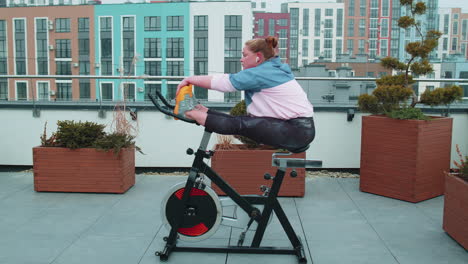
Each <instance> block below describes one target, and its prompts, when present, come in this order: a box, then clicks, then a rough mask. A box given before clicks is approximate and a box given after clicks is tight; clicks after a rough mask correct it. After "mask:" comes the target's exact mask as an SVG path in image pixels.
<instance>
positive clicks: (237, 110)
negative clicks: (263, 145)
mask: <svg viewBox="0 0 468 264" xmlns="http://www.w3.org/2000/svg"><path fill="white" fill-rule="evenodd" d="M229 113H230V114H231V115H232V116H245V115H247V106H246V104H245V101H244V100H242V101H240V102H239V103H237V104H236V105H235V106H234V107H233V108H232V109H231V111H230V112H229ZM234 137H235V138H237V139H239V140H240V142H242V143H244V144H245V145H247V147H248V148H256V147H258V146H259V144H258V143H257V142H255V141H254V140H252V139H250V138H248V137H245V136H238V135H235V136H234Z"/></svg>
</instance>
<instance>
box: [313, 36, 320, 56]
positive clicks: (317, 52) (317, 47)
mask: <svg viewBox="0 0 468 264" xmlns="http://www.w3.org/2000/svg"><path fill="white" fill-rule="evenodd" d="M314 56H315V57H319V56H320V39H314Z"/></svg>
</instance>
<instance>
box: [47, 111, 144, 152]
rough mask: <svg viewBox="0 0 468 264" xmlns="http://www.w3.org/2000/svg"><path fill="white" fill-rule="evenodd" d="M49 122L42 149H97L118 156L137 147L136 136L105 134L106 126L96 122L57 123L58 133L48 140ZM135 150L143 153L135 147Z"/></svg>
mask: <svg viewBox="0 0 468 264" xmlns="http://www.w3.org/2000/svg"><path fill="white" fill-rule="evenodd" d="M46 128H47V122H46V124H45V125H44V132H43V134H42V135H41V146H42V147H64V148H70V149H77V148H96V149H98V150H103V151H109V150H111V149H112V150H113V152H114V154H116V155H117V154H118V153H119V152H120V150H121V149H122V148H127V147H132V146H135V142H134V138H135V137H134V136H131V135H128V134H124V133H117V132H115V133H111V134H107V133H106V132H104V128H105V125H100V124H97V123H94V122H88V121H86V122H81V121H79V122H75V121H70V120H65V121H57V131H56V132H54V133H52V135H51V136H50V137H49V138H47V131H46ZM135 149H136V150H137V151H139V152H140V153H143V152H142V151H141V149H140V148H139V147H137V146H135Z"/></svg>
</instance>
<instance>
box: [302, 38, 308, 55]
mask: <svg viewBox="0 0 468 264" xmlns="http://www.w3.org/2000/svg"><path fill="white" fill-rule="evenodd" d="M302 56H303V57H307V56H309V40H308V39H303V40H302Z"/></svg>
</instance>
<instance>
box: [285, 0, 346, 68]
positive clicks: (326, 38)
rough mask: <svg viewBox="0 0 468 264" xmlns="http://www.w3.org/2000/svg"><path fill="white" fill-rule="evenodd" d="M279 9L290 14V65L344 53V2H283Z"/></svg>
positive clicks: (333, 59)
mask: <svg viewBox="0 0 468 264" xmlns="http://www.w3.org/2000/svg"><path fill="white" fill-rule="evenodd" d="M281 12H282V13H290V15H291V35H290V65H291V67H292V68H298V67H301V66H304V65H307V64H309V63H312V62H314V61H315V60H317V59H319V58H321V59H325V60H327V61H336V57H337V54H342V53H343V36H344V33H343V32H344V20H345V19H344V3H297V2H296V3H284V4H283V5H282V9H281Z"/></svg>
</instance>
